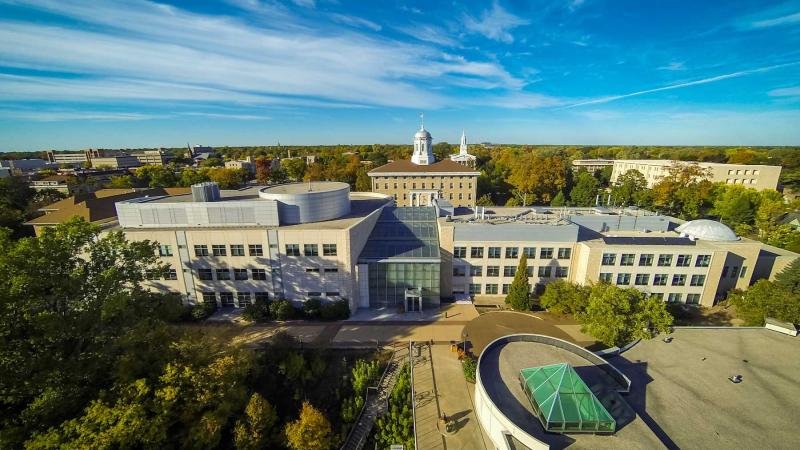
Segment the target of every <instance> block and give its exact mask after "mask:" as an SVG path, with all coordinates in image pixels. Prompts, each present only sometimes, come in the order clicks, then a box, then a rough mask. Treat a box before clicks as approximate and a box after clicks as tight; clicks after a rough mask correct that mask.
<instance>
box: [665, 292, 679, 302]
mask: <svg viewBox="0 0 800 450" xmlns="http://www.w3.org/2000/svg"><path fill="white" fill-rule="evenodd" d="M681 297H683V295H681V294H678V293H672V294H669V296H668V297H667V302H668V303H680V302H681Z"/></svg>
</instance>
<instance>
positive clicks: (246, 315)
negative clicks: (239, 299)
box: [242, 301, 272, 322]
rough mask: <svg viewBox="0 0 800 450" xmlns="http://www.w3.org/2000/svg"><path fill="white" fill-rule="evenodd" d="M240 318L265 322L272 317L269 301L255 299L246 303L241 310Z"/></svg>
mask: <svg viewBox="0 0 800 450" xmlns="http://www.w3.org/2000/svg"><path fill="white" fill-rule="evenodd" d="M242 318H243V319H244V320H246V321H248V322H266V321H268V320H270V319H271V318H272V315H271V314H270V302H267V301H257V302H255V303H252V304H250V305H247V306H246V307H245V308H244V311H242Z"/></svg>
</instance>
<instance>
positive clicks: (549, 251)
mask: <svg viewBox="0 0 800 450" xmlns="http://www.w3.org/2000/svg"><path fill="white" fill-rule="evenodd" d="M539 258H540V259H553V248H552V247H544V248H541V249H539Z"/></svg>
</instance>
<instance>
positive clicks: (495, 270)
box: [486, 266, 500, 277]
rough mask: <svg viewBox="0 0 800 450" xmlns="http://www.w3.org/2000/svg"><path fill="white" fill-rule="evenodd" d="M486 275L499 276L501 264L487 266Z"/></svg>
mask: <svg viewBox="0 0 800 450" xmlns="http://www.w3.org/2000/svg"><path fill="white" fill-rule="evenodd" d="M486 276H487V277H499V276H500V266H486Z"/></svg>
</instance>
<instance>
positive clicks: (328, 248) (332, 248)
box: [322, 244, 336, 256]
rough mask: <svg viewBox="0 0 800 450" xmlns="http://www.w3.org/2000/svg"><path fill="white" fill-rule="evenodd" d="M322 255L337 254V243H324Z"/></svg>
mask: <svg viewBox="0 0 800 450" xmlns="http://www.w3.org/2000/svg"><path fill="white" fill-rule="evenodd" d="M322 256H336V244H322Z"/></svg>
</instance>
